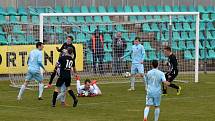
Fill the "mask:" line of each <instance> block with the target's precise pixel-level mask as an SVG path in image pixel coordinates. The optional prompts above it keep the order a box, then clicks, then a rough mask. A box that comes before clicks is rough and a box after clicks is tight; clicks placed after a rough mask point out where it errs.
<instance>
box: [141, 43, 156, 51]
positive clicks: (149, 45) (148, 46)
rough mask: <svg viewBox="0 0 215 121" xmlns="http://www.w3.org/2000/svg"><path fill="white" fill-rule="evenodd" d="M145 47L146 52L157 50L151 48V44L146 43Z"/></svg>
mask: <svg viewBox="0 0 215 121" xmlns="http://www.w3.org/2000/svg"><path fill="white" fill-rule="evenodd" d="M143 46H144V49H145V50H155V49H154V48H152V47H151V44H150V42H144V43H143Z"/></svg>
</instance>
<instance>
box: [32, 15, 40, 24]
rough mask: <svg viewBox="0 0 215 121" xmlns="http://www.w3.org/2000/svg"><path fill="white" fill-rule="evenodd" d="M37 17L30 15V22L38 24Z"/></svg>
mask: <svg viewBox="0 0 215 121" xmlns="http://www.w3.org/2000/svg"><path fill="white" fill-rule="evenodd" d="M39 21H40V20H39V17H38V16H32V17H31V22H32V23H33V24H39Z"/></svg>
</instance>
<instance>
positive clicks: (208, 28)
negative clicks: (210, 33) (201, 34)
mask: <svg viewBox="0 0 215 121" xmlns="http://www.w3.org/2000/svg"><path fill="white" fill-rule="evenodd" d="M207 30H215V28H214V24H213V23H212V22H208V23H207Z"/></svg>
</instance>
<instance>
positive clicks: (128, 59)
mask: <svg viewBox="0 0 215 121" xmlns="http://www.w3.org/2000/svg"><path fill="white" fill-rule="evenodd" d="M127 53H128V52H125V53H124V55H126V54H127ZM123 60H124V61H128V62H130V61H131V56H126V57H125V58H123Z"/></svg>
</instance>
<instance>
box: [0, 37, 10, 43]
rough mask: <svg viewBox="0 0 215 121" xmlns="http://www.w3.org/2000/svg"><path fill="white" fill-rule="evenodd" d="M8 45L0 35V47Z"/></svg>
mask: <svg viewBox="0 0 215 121" xmlns="http://www.w3.org/2000/svg"><path fill="white" fill-rule="evenodd" d="M6 44H8V42H7V39H6V38H5V36H4V35H0V45H6Z"/></svg>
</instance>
